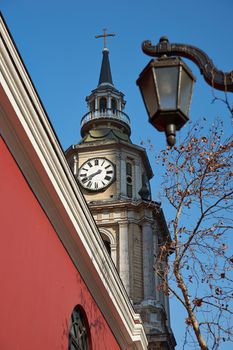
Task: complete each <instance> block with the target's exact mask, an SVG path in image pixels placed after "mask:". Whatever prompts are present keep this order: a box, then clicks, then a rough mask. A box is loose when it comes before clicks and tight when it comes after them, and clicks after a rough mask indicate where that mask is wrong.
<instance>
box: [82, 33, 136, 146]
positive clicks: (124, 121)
mask: <svg viewBox="0 0 233 350" xmlns="http://www.w3.org/2000/svg"><path fill="white" fill-rule="evenodd" d="M114 35H115V34H106V29H104V34H103V35H96V38H104V48H103V50H102V54H103V57H102V64H101V69H100V76H99V82H98V86H97V87H96V89H94V90H92V91H91V94H90V95H89V96H87V97H86V101H87V106H88V109H89V111H88V112H87V113H86V114H85V115H84V116H83V118H82V120H81V135H82V137H83V139H82V141H81V143H83V142H91V141H96V140H97V139H99V140H100V139H121V140H123V141H126V142H131V141H130V134H131V129H130V119H129V117H128V115H127V114H126V113H124V112H123V110H124V107H125V103H126V102H125V100H124V94H123V93H122V92H121V91H119V90H117V89H116V88H115V86H114V85H113V80H112V73H111V67H110V61H109V50H108V48H107V47H106V38H107V37H108V36H114Z"/></svg>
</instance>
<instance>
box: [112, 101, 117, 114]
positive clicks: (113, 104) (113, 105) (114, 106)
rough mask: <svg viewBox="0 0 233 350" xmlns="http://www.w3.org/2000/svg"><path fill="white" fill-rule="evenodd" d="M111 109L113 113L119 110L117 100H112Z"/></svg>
mask: <svg viewBox="0 0 233 350" xmlns="http://www.w3.org/2000/svg"><path fill="white" fill-rule="evenodd" d="M111 109H112V110H113V111H115V110H116V109H117V101H116V100H115V98H112V99H111Z"/></svg>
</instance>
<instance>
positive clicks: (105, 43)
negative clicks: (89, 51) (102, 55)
mask: <svg viewBox="0 0 233 350" xmlns="http://www.w3.org/2000/svg"><path fill="white" fill-rule="evenodd" d="M103 32H104V34H100V35H96V36H95V38H96V39H98V38H104V49H107V39H106V38H107V36H115V34H107V33H106V32H107V29H106V28H104V29H103Z"/></svg>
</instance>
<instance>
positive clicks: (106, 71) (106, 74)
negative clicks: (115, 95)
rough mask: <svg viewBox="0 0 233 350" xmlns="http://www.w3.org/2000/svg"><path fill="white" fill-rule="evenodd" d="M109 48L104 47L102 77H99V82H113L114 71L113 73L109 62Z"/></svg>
mask: <svg viewBox="0 0 233 350" xmlns="http://www.w3.org/2000/svg"><path fill="white" fill-rule="evenodd" d="M108 54H109V50H108V49H107V48H104V49H103V59H102V64H101V70H100V77H99V83H98V86H99V85H100V84H111V85H113V82H112V73H111V67H110V62H109V56H108Z"/></svg>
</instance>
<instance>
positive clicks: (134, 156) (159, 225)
mask: <svg viewBox="0 0 233 350" xmlns="http://www.w3.org/2000/svg"><path fill="white" fill-rule="evenodd" d="M102 53H103V57H102V64H101V69H100V76H99V82H98V85H97V87H96V88H95V89H94V90H92V91H91V94H90V95H89V96H88V97H87V98H86V101H87V106H88V112H87V113H86V114H85V115H84V117H83V118H82V120H81V137H82V139H81V141H80V142H79V143H78V144H75V145H72V146H71V147H70V148H69V149H68V150H67V151H66V158H67V161H68V163H69V165H70V167H71V169H72V171H73V173H74V176H75V178H76V179H77V181H78V183H79V184H80V188H81V190H82V192H83V194H84V196H85V198H86V200H87V203H88V206H89V208H90V210H91V213H92V214H93V217H94V219H95V222H96V223H97V225H98V228H99V230H100V233H101V236H102V238H103V241H104V243H105V246H106V248H107V251H108V252H109V254H110V256H111V258H112V260H113V262H114V265H115V266H116V268H117V270H118V272H119V275H120V278H121V280H122V282H123V284H124V288H125V290H126V292H127V294H128V296H129V298H130V300H131V302H132V305H133V306H134V309H135V310H136V311H137V312H140V314H141V317H142V320H143V323H144V328H145V331H146V334H147V338H148V341H149V349H150V350H155V349H166V350H168V349H169V350H172V349H174V347H175V339H174V336H173V334H172V331H171V328H170V317H169V302H168V298H167V297H166V296H165V295H164V293H163V292H161V291H160V290H159V283H160V282H159V279H158V277H157V276H156V275H155V273H154V268H155V256H156V254H157V253H158V251H159V245H160V244H161V243H162V242H164V241H166V240H169V239H170V236H169V232H168V228H167V225H166V221H165V218H164V215H163V212H162V209H161V207H160V204H159V203H157V202H155V201H153V200H152V198H151V190H150V182H149V181H150V179H151V178H152V176H153V173H152V169H151V166H150V163H149V160H148V157H147V154H146V151H145V149H144V148H142V147H139V146H138V145H135V144H133V143H132V142H131V139H130V134H131V128H130V118H129V117H128V115H127V114H126V113H125V112H124V107H125V100H124V94H123V93H122V92H121V91H119V90H118V89H116V87H115V86H114V84H113V80H112V74H111V68H110V62H109V50H108V49H107V48H106V47H104V49H103V52H102Z"/></svg>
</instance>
